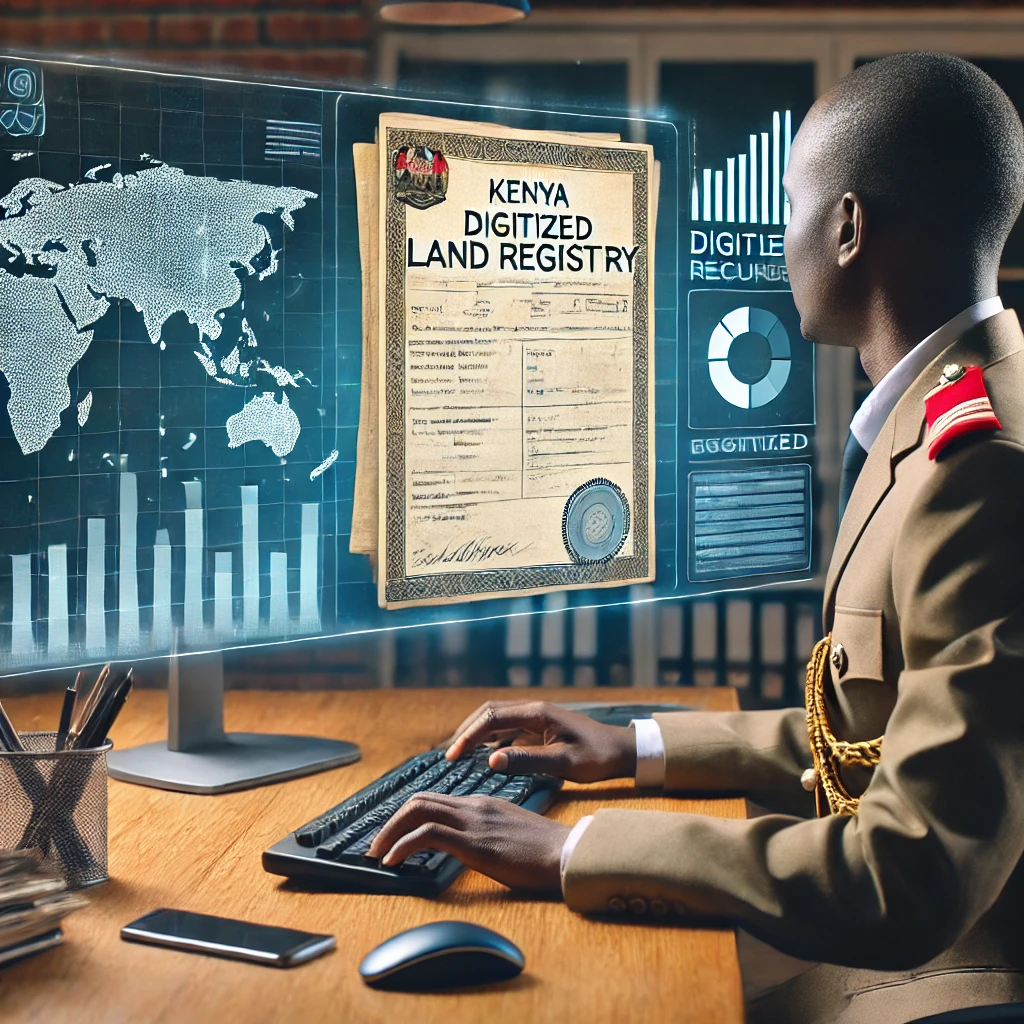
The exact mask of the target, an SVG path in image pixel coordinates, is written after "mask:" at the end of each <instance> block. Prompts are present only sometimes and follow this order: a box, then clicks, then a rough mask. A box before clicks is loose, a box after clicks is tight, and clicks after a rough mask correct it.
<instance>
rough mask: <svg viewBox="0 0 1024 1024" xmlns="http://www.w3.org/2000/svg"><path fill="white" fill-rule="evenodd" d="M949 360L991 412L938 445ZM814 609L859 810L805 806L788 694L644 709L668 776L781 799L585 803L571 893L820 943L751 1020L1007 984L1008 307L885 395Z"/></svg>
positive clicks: (1020, 958)
mask: <svg viewBox="0 0 1024 1024" xmlns="http://www.w3.org/2000/svg"><path fill="white" fill-rule="evenodd" d="M951 362H955V363H960V364H962V365H979V366H983V367H985V369H984V379H985V383H986V385H987V388H988V392H989V395H990V397H991V401H992V406H993V408H994V410H995V412H996V415H997V416H998V417H999V419H1000V421H1001V423H1002V429H1001V430H999V431H995V432H993V431H988V432H985V433H981V432H978V433H975V434H972V435H969V436H968V437H965V438H962V439H960V440H958V441H956V442H953V443H952V444H951V445H950V446H949V447H948V448H947V449H946V450H945V451H943V452H942V453H941V454H940V455H939V456H938V458H937V459H936V460H935V461H932V460H929V459H928V456H927V446H926V444H924V443H923V442H924V441H925V427H926V425H925V415H924V396H925V394H926V393H927V392H928V391H930V390H931V389H932V388H934V387H935V386H936V385H937V384H938V381H939V376H940V374H941V372H942V368H943V366H944V365H945V364H947V363H951ZM824 619H825V621H824V626H825V629H826V631H831V632H832V634H833V641H834V642H835V641H838V642H839V643H841V644H842V646H843V648H844V649H845V651H846V658H845V663H843V664H841V665H840V670H838V671H837V669H836V668H835V667H834V666H833V665H830V672H831V677H832V678H831V687H830V688H829V690H830V692H829V695H828V696H829V715H830V722H831V724H832V728H833V731H834V732H835V734H836V735H837V736H838V737H839V738H840V739H847V740H865V739H872V738H874V737H877V736H880V735H882V734H883V733H884V741H883V744H882V756H881V762H880V764H879V765H878V767H877V768H875V769H874V770H873V771H872V770H871V769H865V768H854V769H849V770H848V769H844V770H843V779H844V782H845V783H846V786H847V788H848V789H849V790H850V791H851V792H852V793H854V794H863V795H862V799H861V803H860V813H859V816H858V817H852V816H827V817H823V818H816V817H813V815H814V801H813V797H812V796H811V795H810V794H808V793H807V792H805V791H804V789H803V788H802V786H801V784H800V775H801V773H802V772H803V771H804V770H805V769H806V768H808V767H810V766H811V764H812V760H811V754H810V748H809V744H808V737H807V726H806V722H805V717H804V712H803V710H802V709H787V710H783V711H763V712H759V711H755V712H736V713H721V712H718V713H716V712H690V713H679V714H669V715H658V716H656V718H657V721H658V724H659V726H660V727H661V731H662V735H663V737H664V742H665V756H666V782H665V786H666V789H671V790H704V791H719V792H721V791H732V792H740V793H744V794H746V795H748V796H749V797H750V798H751V799H753V800H755V801H757V802H758V803H760V804H762V805H763V806H765V807H768V808H769V809H770V810H772V811H774V812H777V813H771V814H768V815H766V816H762V817H757V818H752V819H749V820H746V821H734V820H724V819H718V818H711V817H704V816H700V815H692V814H671V813H662V812H645V811H616V810H601V811H598V812H597V814H596V816H595V817H594V820H593V821H592V822H591V824H590V827H589V828H588V829H587V830H586V831H585V832H584V834H583V836H582V838H581V840H580V842H579V843H578V845H577V846H576V848H575V850H574V851H573V853H572V855H571V857H570V858H569V861H568V863H567V865H566V871H565V874H564V878H563V891H564V894H565V899H566V902H567V904H568V905H569V907H570V908H572V909H573V910H577V911H583V912H606V911H608V910H609V909H612V910H615V909H619V908H621V906H622V904H621V902H620V901H621V900H624V901H625V902H626V904H627V905H628V903H629V900H630V899H631V898H636V897H639V900H635V901H634V906H637V907H639V906H643V905H644V904H646V905H647V906H648V907H650V906H651V904H652V901H653V906H654V908H655V911H660V912H661V913H666V912H667V913H668V914H670V915H680V917H679V919H680V921H681V922H682V921H684V920H686V917H687V916H688V915H697V916H699V917H712V918H725V919H729V920H731V921H733V922H735V923H738V924H740V925H742V926H743V927H744V928H745V929H747V930H748V931H749V932H751V933H752V934H754V935H755V936H757V937H759V938H761V939H763V940H765V941H766V942H769V943H770V944H772V945H773V946H775V947H776V948H778V949H780V950H782V951H783V952H785V953H788V954H790V955H792V956H796V957H801V958H804V959H807V960H814V961H826V962H827V963H823V964H822V965H821V966H819V967H816V968H814V969H812V970H811V971H808V972H806V973H805V974H803V975H801V976H800V977H798V978H797V979H795V981H794V982H792V983H790V985H788V986H783V990H779V989H776V990H774V991H773V993H772V996H770V997H769V1000H768V1002H767V1003H766V1004H765V1005H766V1007H767V1009H765V1010H764V1011H763V1016H758V1014H757V1012H756V1010H755V1012H754V1019H764V1020H768V1019H773V1020H775V1019H777V1020H787V1019H791V1020H795V1021H800V1022H801V1024H806V1022H812V1021H818V1020H828V1021H832V1020H837V1021H840V1020H841V1021H842V1022H843V1024H847V1022H854V1021H861V1020H863V1021H870V1022H871V1024H885V1022H887V1021H893V1022H895V1021H906V1020H913V1019H916V1018H917V1017H921V1016H924V1015H925V1014H928V1013H936V1012H940V1011H942V1010H945V1009H950V1008H954V1007H961V1006H976V1005H983V1004H989V1003H997V1002H1004V1001H1011V1000H1018V999H1019V1000H1024V866H1022V863H1021V857H1022V853H1024V337H1022V334H1021V329H1020V325H1019V323H1018V320H1017V316H1016V314H1015V313H1014V312H1013V311H1011V310H1007V311H1005V312H1002V313H1000V314H998V315H996V316H995V317H992V318H990V319H989V320H986V321H984V322H982V323H981V324H979V325H977V326H975V327H974V328H972V329H971V330H970V331H968V332H967V333H966V334H965V335H964V336H963V337H961V338H960V339H959V340H958V341H957V342H956V343H954V344H953V345H952V346H950V347H949V348H948V349H947V350H946V351H945V352H944V353H943V354H942V355H941V356H940V357H939V358H938V359H936V360H935V361H934V362H933V363H932V364H931V365H930V366H929V367H928V368H927V369H926V370H925V371H924V373H922V374H921V376H920V377H918V378H917V380H916V381H915V382H914V383H913V384H912V385H911V387H910V388H909V389H908V391H907V392H906V393H905V394H904V396H903V397H902V399H901V400H900V402H899V403H898V405H897V406H896V408H895V409H894V410H893V412H892V413H891V414H890V416H889V418H888V420H887V421H886V423H885V425H884V427H883V429H882V431H881V433H880V434H879V436H878V439H877V440H876V442H875V443H874V445H873V446H872V448H871V451H870V453H869V454H868V457H867V461H866V463H865V465H864V468H863V469H862V471H861V474H860V477H859V478H858V480H857V483H856V486H855V487H854V490H853V493H852V495H851V498H850V503H849V506H848V508H847V510H846V514H845V516H844V518H843V522H842V526H841V529H840V531H839V537H838V539H837V541H836V545H835V550H834V553H833V556H832V561H831V565H830V567H829V571H828V576H827V583H826V589H825V607H824ZM825 806H826V807H827V804H826V805H825ZM831 965H840V966H838V967H837V966H831ZM907 979H912V980H911V981H910V983H909V984H908V983H907ZM784 990H788V991H784ZM775 995H780V996H784V998H780V999H779V1000H777V1002H776V1004H775V1005H774V1006H772V1004H771V998H772V997H774V996H775Z"/></svg>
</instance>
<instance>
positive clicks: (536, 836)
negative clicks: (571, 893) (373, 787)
mask: <svg viewBox="0 0 1024 1024" xmlns="http://www.w3.org/2000/svg"><path fill="white" fill-rule="evenodd" d="M569 832H570V829H569V826H568V825H562V824H560V823H559V822H557V821H551V820H550V819H548V818H545V817H542V816H541V815H539V814H535V813H534V812H533V811H527V810H524V809H523V808H522V807H517V806H516V805H515V804H510V803H507V802H506V801H505V800H498V799H496V798H494V797H491V796H444V795H442V794H440V793H417V794H416V796H414V797H412V798H411V799H410V800H408V801H407V802H406V804H405V806H404V807H402V808H401V810H399V811H398V812H397V813H396V814H395V815H394V817H393V818H392V819H391V820H390V821H389V822H388V823H387V824H386V825H385V826H384V827H383V828H382V829H381V830H380V832H379V833H378V834H377V836H376V838H375V839H374V840H373V843H372V844H371V846H370V850H369V854H370V856H371V857H381V858H383V862H384V866H385V867H395V866H396V865H398V864H400V863H401V862H402V861H403V860H405V858H406V857H408V856H410V855H412V854H414V853H416V852H417V851H418V850H443V851H444V852H445V853H450V854H452V855H453V856H455V857H457V858H458V859H459V860H461V861H462V863H463V864H465V865H466V866H467V867H470V868H474V869H475V870H476V871H480V872H482V873H483V874H485V875H488V876H490V877H491V878H493V879H494V880H495V881H497V882H501V883H502V884H503V885H507V886H509V888H513V889H533V890H537V891H544V892H560V891H561V885H562V880H561V871H560V861H561V857H562V847H563V846H564V845H565V839H566V836H568V835H569Z"/></svg>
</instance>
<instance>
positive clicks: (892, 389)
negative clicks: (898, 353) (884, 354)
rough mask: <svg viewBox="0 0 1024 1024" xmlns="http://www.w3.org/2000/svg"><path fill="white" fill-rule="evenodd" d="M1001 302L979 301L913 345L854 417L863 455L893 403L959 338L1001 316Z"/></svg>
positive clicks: (855, 429)
mask: <svg viewBox="0 0 1024 1024" xmlns="http://www.w3.org/2000/svg"><path fill="white" fill-rule="evenodd" d="M1002 309H1003V300H1002V299H1001V298H999V296H998V295H994V296H993V297H992V298H991V299H982V300H981V302H976V303H975V304H974V305H973V306H968V307H967V308H966V309H965V310H963V311H961V312H960V313H957V315H956V316H955V317H953V319H952V320H947V321H946V323H944V324H943V325H942V326H941V327H940V328H939V329H938V330H937V331H933V332H932V333H931V334H929V335H928V337H927V338H925V339H924V341H922V342H919V343H918V344H917V345H915V346H914V347H913V348H912V349H911V350H910V351H909V352H908V353H907V354H906V355H905V356H904V357H903V358H902V359H901V360H900V361H899V362H898V363H897V364H896V365H895V366H894V367H893V368H892V369H891V370H890V371H889V372H888V373H887V374H886V375H885V376H884V377H883V378H882V379H881V380H880V381H879V382H878V383H877V384H876V385H875V386H874V387H873V388H872V389H871V391H870V392H868V396H867V398H865V399H864V401H863V403H862V404H861V407H860V408H859V409H858V410H857V412H856V413H855V414H854V417H853V420H852V422H851V423H850V431H851V432H852V433H853V436H854V437H855V438H857V441H858V442H859V444H860V445H861V447H862V448H863V449H864V450H865V451H870V449H871V446H872V445H873V444H874V443H875V438H876V437H878V435H879V434H880V433H881V432H882V426H883V425H884V423H885V421H886V420H887V419H888V418H889V413H891V412H892V411H893V409H895V408H896V403H897V402H899V400H900V399H901V398H902V397H903V393H904V392H905V391H906V390H907V388H909V387H910V385H911V384H913V382H914V381H915V380H916V378H917V377H918V376H920V374H921V373H923V372H924V369H925V367H926V366H927V365H928V364H929V363H930V362H931V361H932V360H933V359H935V358H936V356H938V355H940V354H941V353H942V352H943V351H944V350H945V349H947V348H949V346H950V345H952V344H953V342H954V341H956V340H957V338H959V337H960V336H961V335H962V334H966V333H967V331H969V330H970V329H971V328H972V327H974V326H975V325H976V324H980V323H981V322H982V320H987V319H988V318H989V317H991V316H995V315H996V313H999V312H1002Z"/></svg>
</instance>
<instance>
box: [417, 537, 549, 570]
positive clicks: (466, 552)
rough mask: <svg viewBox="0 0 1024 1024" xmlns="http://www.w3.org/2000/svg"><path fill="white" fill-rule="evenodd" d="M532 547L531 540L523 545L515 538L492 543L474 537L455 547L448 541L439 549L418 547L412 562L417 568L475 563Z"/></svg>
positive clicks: (520, 552)
mask: <svg viewBox="0 0 1024 1024" xmlns="http://www.w3.org/2000/svg"><path fill="white" fill-rule="evenodd" d="M532 547H533V543H532V542H531V543H529V544H525V545H524V544H521V543H520V542H519V541H517V540H513V541H506V542H504V543H492V542H491V538H490V537H474V538H473V539H472V540H467V541H464V542H463V543H462V544H459V545H458V546H457V547H452V545H451V542H449V543H448V544H445V546H444V547H443V548H442V549H441V550H440V551H427V550H426V549H424V548H420V549H419V550H418V551H415V552H413V558H412V564H413V566H414V567H416V568H417V569H429V568H432V567H433V566H435V565H476V564H479V563H480V562H486V561H488V560H489V559H492V558H500V557H502V556H504V555H521V554H522V553H523V552H524V551H529V550H530V548H532Z"/></svg>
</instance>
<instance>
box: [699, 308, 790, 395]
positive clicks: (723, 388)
mask: <svg viewBox="0 0 1024 1024" xmlns="http://www.w3.org/2000/svg"><path fill="white" fill-rule="evenodd" d="M741 337H746V339H747V340H749V339H753V340H754V341H755V342H758V343H760V344H761V345H762V346H763V343H765V342H766V343H767V349H768V352H769V353H770V357H771V358H770V360H768V359H766V360H764V361H765V362H766V363H767V364H768V365H767V369H766V370H765V371H764V372H763V373H762V375H761V376H760V377H759V379H757V380H753V381H744V380H741V379H740V378H739V377H738V376H737V375H736V373H734V372H733V368H732V367H731V366H730V365H729V355H730V351H731V350H732V348H733V342H734V341H736V340H737V339H738V338H741ZM791 361H792V353H791V350H790V346H789V334H788V333H787V332H786V328H785V327H783V325H782V321H781V320H779V318H778V317H777V316H776V315H775V314H774V313H770V312H768V310H766V309H758V307H756V306H740V307H738V308H737V309H734V310H731V311H730V312H728V313H726V314H725V316H723V317H722V319H721V320H719V321H718V323H717V324H716V325H715V329H714V330H713V331H712V332H711V340H710V342H709V343H708V371H709V372H710V374H711V383H712V384H714V386H715V390H716V391H717V392H718V393H719V394H720V395H721V396H722V397H723V398H724V399H725V400H726V401H727V402H728V403H729V404H730V405H734V406H736V407H737V408H739V409H758V408H760V407H761V406H763V405H768V403H769V402H771V401H773V400H774V399H776V398H778V396H779V395H780V394H781V393H782V389H783V388H784V387H785V386H786V381H788V380H789V371H790V366H791Z"/></svg>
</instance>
